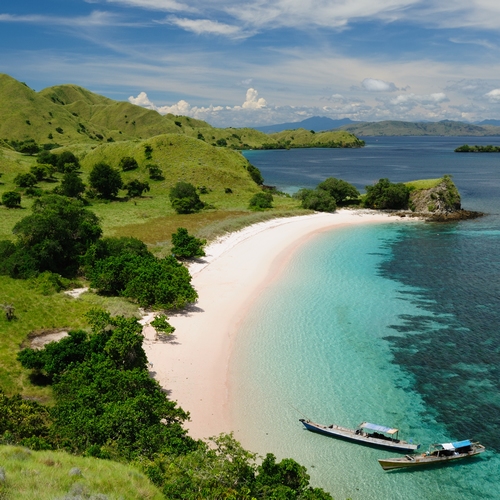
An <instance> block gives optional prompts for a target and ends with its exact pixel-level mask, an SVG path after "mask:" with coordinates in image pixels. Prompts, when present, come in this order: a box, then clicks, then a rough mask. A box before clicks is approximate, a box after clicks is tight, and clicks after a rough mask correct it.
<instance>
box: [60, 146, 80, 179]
mask: <svg viewBox="0 0 500 500" xmlns="http://www.w3.org/2000/svg"><path fill="white" fill-rule="evenodd" d="M56 167H57V171H58V172H61V173H62V174H64V173H67V172H76V171H77V170H79V169H80V162H79V161H78V158H77V157H76V156H75V155H74V154H73V153H72V152H71V151H63V152H62V153H61V154H59V155H58V156H57V163H56Z"/></svg>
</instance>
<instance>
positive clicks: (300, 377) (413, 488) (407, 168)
mask: <svg viewBox="0 0 500 500" xmlns="http://www.w3.org/2000/svg"><path fill="white" fill-rule="evenodd" d="M364 139H365V141H366V146H365V147H364V148H361V149H295V150H282V151H279V150H278V151H247V152H245V153H244V154H245V156H246V158H248V160H249V161H250V162H251V163H252V164H253V165H255V166H256V167H258V168H259V169H260V170H261V172H262V174H263V176H264V179H265V183H266V184H267V185H273V186H276V188H277V189H278V190H280V191H283V192H287V193H293V192H295V191H297V190H298V189H299V188H301V187H315V186H316V185H317V184H318V183H319V182H321V181H322V180H324V179H325V178H327V177H336V178H340V179H343V180H346V181H348V182H350V183H352V184H354V185H355V186H356V187H357V188H358V189H359V190H360V191H361V192H363V191H365V188H366V186H367V185H371V184H373V183H375V182H377V181H378V180H379V179H381V178H389V180H390V181H392V182H405V181H410V180H416V179H429V178H438V177H441V176H443V175H444V174H449V175H451V176H452V179H453V181H454V182H455V184H456V185H457V187H458V189H459V191H460V193H461V197H462V207H463V208H465V209H468V210H475V211H481V212H484V213H485V215H484V216H483V217H481V218H477V219H472V220H467V221H460V222H452V223H430V222H423V221H416V220H408V221H401V222H391V223H372V224H366V225H362V226H359V225H358V226H354V227H343V228H337V229H334V230H332V231H330V232H326V233H320V234H318V235H316V236H315V237H314V238H313V239H311V240H309V241H308V242H307V243H305V244H304V245H303V246H302V247H300V248H299V249H298V250H297V251H296V252H295V253H294V254H293V256H292V258H291V260H290V264H289V265H288V266H287V268H286V269H285V270H284V272H283V273H282V274H281V276H280V277H279V278H278V279H277V280H276V281H274V282H273V283H271V284H269V286H268V287H267V288H266V289H265V290H264V292H263V293H262V294H261V295H260V297H259V298H258V300H257V301H256V302H255V303H254V304H253V306H252V307H251V309H250V311H249V313H248V315H247V317H246V319H245V320H244V322H243V324H242V326H241V329H240V331H239V332H238V335H237V339H236V341H235V347H234V356H233V357H232V361H231V366H230V380H231V386H230V388H229V390H230V400H231V401H232V402H233V403H232V407H231V412H232V418H233V422H234V423H235V437H236V438H237V439H238V440H239V441H240V442H241V443H242V444H243V446H244V447H245V448H247V449H250V450H252V451H254V452H256V453H258V454H260V455H262V456H264V455H265V454H266V453H273V454H274V455H275V456H276V457H277V458H278V459H282V458H285V457H290V458H293V459H295V460H296V461H298V462H299V463H300V464H302V465H304V466H305V467H307V470H308V474H309V475H310V477H311V484H312V485H313V486H318V487H321V488H323V489H324V490H326V491H328V492H329V493H331V494H332V496H333V497H334V498H335V499H336V500H339V499H347V498H349V499H352V500H358V499H362V500H371V499H373V500H392V499H413V500H416V499H454V500H456V499H500V197H499V193H500V154H498V153H496V154H495V153H468V154H465V153H454V151H453V150H454V149H455V148H456V147H458V146H461V145H462V144H469V145H472V144H481V145H483V144H494V145H500V137H498V138H494V137H483V138H469V137H367V138H364ZM300 418H309V419H311V420H313V421H316V422H319V423H323V424H331V423H336V424H338V425H341V426H344V427H349V428H354V427H356V426H357V425H358V424H360V423H361V422H364V421H368V422H372V423H378V424H382V425H386V426H390V427H397V428H398V429H400V437H401V438H402V439H406V440H412V441H413V442H415V443H421V450H422V451H425V450H426V449H427V448H428V446H429V445H430V444H431V443H436V442H451V441H457V440H462V439H472V440H475V441H480V442H481V443H482V444H483V445H485V446H486V448H487V451H486V452H485V453H483V454H482V455H481V456H479V457H475V458H471V459H467V460H464V461H460V462H456V463H455V464H452V465H448V466H441V467H433V468H427V469H420V470H416V471H408V470H402V471H390V472H384V471H383V470H382V468H381V467H380V465H379V464H378V462H377V459H378V458H388V457H391V456H397V455H398V454H397V453H394V452H391V451H386V450H381V449H375V448H370V447H366V446H361V445H357V444H354V443H350V442H347V441H342V440H338V439H333V438H329V437H325V436H322V435H319V434H315V433H312V432H309V431H307V430H305V429H304V428H303V426H302V424H301V423H300V422H299V419H300Z"/></svg>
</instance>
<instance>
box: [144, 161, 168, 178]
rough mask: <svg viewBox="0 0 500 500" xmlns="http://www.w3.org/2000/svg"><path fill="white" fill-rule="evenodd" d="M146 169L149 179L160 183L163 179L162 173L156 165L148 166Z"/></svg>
mask: <svg viewBox="0 0 500 500" xmlns="http://www.w3.org/2000/svg"><path fill="white" fill-rule="evenodd" d="M146 168H147V169H148V171H149V178H150V179H153V180H155V181H161V180H163V179H164V177H163V171H162V169H161V168H160V167H159V166H158V165H153V164H149V165H146Z"/></svg>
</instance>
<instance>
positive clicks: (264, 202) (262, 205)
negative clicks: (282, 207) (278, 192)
mask: <svg viewBox="0 0 500 500" xmlns="http://www.w3.org/2000/svg"><path fill="white" fill-rule="evenodd" d="M250 208H251V209H252V210H264V209H266V208H273V195H272V194H271V193H265V192H262V193H257V194H254V195H253V196H252V198H251V199H250Z"/></svg>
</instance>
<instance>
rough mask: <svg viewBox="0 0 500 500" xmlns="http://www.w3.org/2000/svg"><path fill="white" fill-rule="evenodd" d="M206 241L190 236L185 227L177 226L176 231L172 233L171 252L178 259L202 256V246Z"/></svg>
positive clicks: (203, 253) (203, 252)
mask: <svg viewBox="0 0 500 500" xmlns="http://www.w3.org/2000/svg"><path fill="white" fill-rule="evenodd" d="M206 243H207V240H201V239H198V238H196V237H194V236H191V235H190V234H189V233H188V230H187V229H186V228H184V227H179V228H178V229H177V232H175V233H173V234H172V245H173V246H172V254H173V255H174V256H175V257H176V258H178V259H179V258H180V259H192V258H193V257H203V256H204V255H205V251H204V250H203V246H204V245H206Z"/></svg>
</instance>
